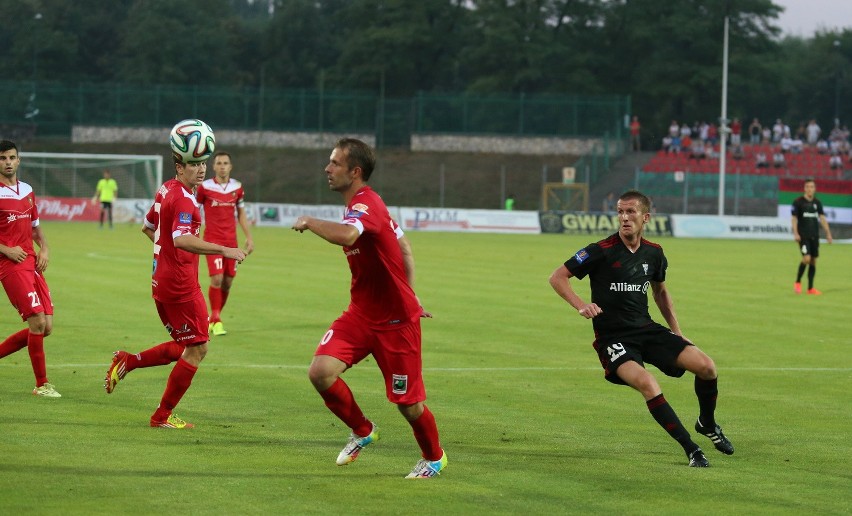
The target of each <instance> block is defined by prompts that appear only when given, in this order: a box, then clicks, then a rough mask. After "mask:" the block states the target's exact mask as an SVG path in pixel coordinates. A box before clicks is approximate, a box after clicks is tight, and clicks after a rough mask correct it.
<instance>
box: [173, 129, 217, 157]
mask: <svg viewBox="0 0 852 516" xmlns="http://www.w3.org/2000/svg"><path fill="white" fill-rule="evenodd" d="M169 145H171V147H172V153H173V154H174V155H175V157H176V158H178V159H179V160H180V162H181V163H197V162H200V161H207V160H208V159H209V158H210V156H211V155H212V154H213V152H214V151H215V150H216V136H215V135H214V134H213V129H212V128H211V127H210V126H209V125H207V124H206V123H205V122H203V121H201V120H197V119H195V118H188V119H186V120H181V121H180V122H178V123H177V124H175V126H174V127H172V130H171V132H170V133H169Z"/></svg>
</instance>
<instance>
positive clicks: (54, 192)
mask: <svg viewBox="0 0 852 516" xmlns="http://www.w3.org/2000/svg"><path fill="white" fill-rule="evenodd" d="M104 170H109V172H110V176H111V177H112V178H113V179H115V181H116V183H118V196H119V197H120V198H131V199H133V198H139V199H153V198H154V195H155V193H156V192H157V188H159V187H160V185H161V184H162V183H163V157H162V156H160V155H154V154H151V155H143V154H76V153H63V152H21V166H20V168H19V170H18V177H19V178H20V179H21V180H22V181H24V182H26V183H29V184H30V186H32V187H33V191H35V193H36V195H37V196H39V197H73V198H80V197H92V196H93V195H94V194H95V188H96V187H97V184H98V180H100V179H101V178H103V171H104Z"/></svg>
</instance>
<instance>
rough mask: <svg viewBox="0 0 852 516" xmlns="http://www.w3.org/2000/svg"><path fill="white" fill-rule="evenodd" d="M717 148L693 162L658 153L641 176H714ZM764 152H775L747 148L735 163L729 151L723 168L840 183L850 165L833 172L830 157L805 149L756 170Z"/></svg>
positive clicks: (679, 155)
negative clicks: (781, 163)
mask: <svg viewBox="0 0 852 516" xmlns="http://www.w3.org/2000/svg"><path fill="white" fill-rule="evenodd" d="M718 152H719V149H718V146H717V147H715V148H714V149H713V154H712V155H711V157H707V158H702V159H695V158H691V157H690V156H689V153H687V152H680V153H668V152H666V151H663V150H661V151H659V152H657V153H656V154H655V155H654V156H653V157H652V158H651V159H650V160H649V161H648V162H647V163H646V164H645V165H644V166H643V167H642V171H643V172H663V173H666V172H676V171H682V172H692V173H702V174H714V173H717V172H718V171H719V158H718ZM759 152H763V153H764V154H766V155H767V156H772V154H773V153H774V148H773V147H772V146H770V145H747V146H744V147H743V148H742V155H741V158H739V159H734V157H733V153H732V152H730V149H728V153H727V159H726V168H727V171H728V172H729V173H739V174H743V175H759V176H782V177H803V178H804V177H813V178H816V179H843V176H844V171H843V169H844V168H849V161H848V159H847V160H844V161H845V163H844V165H845V166H844V167H842V168H839V169H832V168H831V167H830V165H829V157H828V156H826V155H824V154H819V153H818V152H817V151H816V149H814V148H811V147H805V148H804V149H803V150H802V152H801V153H793V152H788V153H786V154H785V165H784V166H783V167H774V166H772V165H771V164H770V166H769V167H763V168H758V167H757V165H756V161H757V160H756V155H757V153H759Z"/></svg>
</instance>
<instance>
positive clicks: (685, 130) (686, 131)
mask: <svg viewBox="0 0 852 516" xmlns="http://www.w3.org/2000/svg"><path fill="white" fill-rule="evenodd" d="M685 136H689V137H692V129H690V127H689V124H683V125H682V126H680V137H681V139H683V138H684V137H685Z"/></svg>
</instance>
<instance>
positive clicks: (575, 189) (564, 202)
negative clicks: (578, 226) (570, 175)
mask: <svg viewBox="0 0 852 516" xmlns="http://www.w3.org/2000/svg"><path fill="white" fill-rule="evenodd" d="M541 206H542V209H543V210H544V211H551V210H552V211H583V212H586V211H589V185H587V184H586V183H545V184H544V186H543V187H542V191H541Z"/></svg>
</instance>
